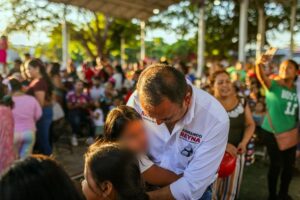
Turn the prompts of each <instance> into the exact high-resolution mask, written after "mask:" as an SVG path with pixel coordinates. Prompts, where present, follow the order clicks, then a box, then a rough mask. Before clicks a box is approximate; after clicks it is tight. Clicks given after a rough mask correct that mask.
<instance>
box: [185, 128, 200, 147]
mask: <svg viewBox="0 0 300 200" xmlns="http://www.w3.org/2000/svg"><path fill="white" fill-rule="evenodd" d="M179 138H180V139H183V140H185V141H188V142H191V143H194V144H199V143H200V142H201V138H202V135H200V134H197V133H193V132H191V131H188V130H186V129H183V130H182V131H181V133H180V135H179Z"/></svg>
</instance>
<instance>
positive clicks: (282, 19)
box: [149, 0, 299, 58]
mask: <svg viewBox="0 0 300 200" xmlns="http://www.w3.org/2000/svg"><path fill="white" fill-rule="evenodd" d="M250 1H251V2H250V5H249V10H248V12H249V15H248V44H255V43H256V38H257V29H258V28H257V27H258V12H257V10H258V7H263V9H264V13H265V16H264V17H265V30H268V31H269V32H272V31H283V30H287V29H288V27H289V17H290V14H289V13H290V11H289V9H288V7H289V5H290V4H289V3H290V0H288V1H284V0H278V1H275V2H274V1H271V0H270V1H269V0H250ZM205 7H206V34H205V42H206V55H209V57H217V58H222V57H229V56H231V54H230V52H236V51H237V47H238V24H239V0H222V1H218V3H217V4H215V1H213V0H207V1H206V5H205ZM297 19H299V16H298V18H297ZM174 20H176V21H177V23H173V22H174ZM197 22H198V8H197V5H195V4H191V3H189V1H183V2H181V3H180V4H179V5H177V6H172V7H171V8H170V9H169V10H168V11H166V12H163V13H161V14H160V15H158V16H156V17H153V18H152V19H151V20H150V23H149V26H150V28H161V29H164V30H166V31H173V30H175V31H176V32H177V33H178V34H179V35H181V38H185V39H186V37H187V36H188V35H191V33H192V34H193V36H192V38H193V39H194V40H196V39H197V32H196V30H197V25H198V24H197ZM266 42H268V41H266Z"/></svg>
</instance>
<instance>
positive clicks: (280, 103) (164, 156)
mask: <svg viewBox="0 0 300 200" xmlns="http://www.w3.org/2000/svg"><path fill="white" fill-rule="evenodd" d="M4 39H5V38H4ZM268 59H269V57H268V56H267V55H263V56H262V57H261V58H260V59H259V60H257V61H256V63H252V64H251V63H248V64H243V63H240V62H236V63H234V64H233V65H229V64H228V66H223V65H222V64H221V63H220V62H212V63H210V64H209V68H207V70H206V71H205V73H204V75H203V77H202V78H201V79H196V77H195V75H194V73H193V72H194V68H193V66H190V65H188V64H186V63H183V62H177V61H176V62H172V65H169V64H168V63H167V62H166V61H164V62H160V63H159V62H157V63H153V64H151V65H148V64H147V63H141V64H140V63H137V64H132V65H126V66H121V65H119V64H118V63H117V62H110V61H109V60H107V59H103V58H102V59H101V58H97V59H96V60H95V61H92V62H84V63H82V64H80V65H78V64H77V63H74V62H73V61H69V63H68V65H67V66H66V68H62V67H61V66H60V64H59V63H55V62H53V63H51V62H48V63H47V62H43V61H42V60H40V59H37V58H33V57H32V56H31V55H30V54H25V55H24V59H23V60H19V59H17V60H15V62H14V66H13V67H12V68H10V70H9V68H7V69H6V73H4V72H3V73H2V74H1V75H2V77H1V82H0V113H1V114H0V174H1V173H2V176H1V178H0V199H7V200H10V199H16V200H18V199H24V197H26V199H27V198H28V199H49V200H50V199H51V200H52V199H74V200H75V199H83V196H82V194H81V192H79V191H78V190H77V189H76V188H75V186H74V185H73V183H72V181H71V180H70V178H69V177H68V175H67V174H66V172H64V170H63V169H62V167H61V166H60V165H59V164H58V163H57V162H56V161H54V160H53V159H51V158H49V157H47V156H50V155H51V154H52V153H53V146H54V144H55V142H56V141H57V138H59V137H60V136H61V135H63V134H64V132H65V131H64V129H62V130H61V131H57V129H56V126H57V124H58V122H63V123H64V124H65V125H66V126H70V128H71V135H69V143H70V144H71V145H72V146H74V147H76V146H78V145H79V142H78V138H85V139H86V141H85V143H86V145H88V146H89V148H88V150H87V152H86V154H85V167H84V180H83V181H82V191H83V194H84V196H85V198H86V199H88V200H96V199H113V200H117V199H124V200H129V199H136V200H144V199H155V200H160V199H180V200H181V199H187V200H189V199H201V200H207V199H215V200H219V199H232V200H233V199H237V198H238V196H239V191H240V186H241V182H242V177H243V169H244V166H245V165H251V164H252V163H253V162H254V160H255V159H254V144H255V143H263V144H264V145H266V147H267V150H268V157H269V160H270V165H269V171H268V173H267V174H268V191H269V199H270V200H273V199H280V200H289V199H291V197H290V196H289V185H290V183H291V180H292V177H293V168H294V165H295V159H296V152H297V147H298V154H299V150H300V146H299V141H298V139H297V137H298V134H299V133H298V121H299V120H298V119H299V109H298V107H299V103H298V97H299V96H300V93H299V91H300V87H299V86H300V84H299V83H300V82H299V83H298V82H297V77H298V64H297V63H296V62H295V61H293V60H286V61H283V62H282V63H281V64H280V66H278V67H276V65H274V64H272V65H271V64H270V63H268V61H269V60H268ZM5 68H6V66H5ZM197 82H200V87H201V88H202V89H199V88H198V87H196V86H195V84H196V83H197ZM297 84H299V85H298V86H297ZM297 87H298V89H299V91H298V90H297ZM126 104H127V105H126ZM224 152H226V153H227V154H228V155H230V156H231V157H232V158H233V159H234V162H235V167H234V170H233V171H232V173H231V174H230V175H228V176H226V177H220V176H219V177H218V178H216V177H217V174H218V170H219V166H220V163H221V162H223V161H222V159H223V155H224ZM36 154H43V155H44V156H41V155H36ZM32 169H34V171H33V170H32ZM279 180H280V181H281V183H280V187H279V191H277V185H278V184H277V182H278V181H279ZM58 182H59V183H60V184H59V185H58V184H56V183H58ZM33 187H34V188H33ZM16 190H18V191H19V192H18V193H16V192H14V191H16Z"/></svg>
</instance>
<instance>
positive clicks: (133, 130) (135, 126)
mask: <svg viewBox="0 0 300 200" xmlns="http://www.w3.org/2000/svg"><path fill="white" fill-rule="evenodd" d="M104 139H105V140H107V141H111V142H120V143H121V144H124V145H125V146H126V147H127V148H129V149H130V150H132V151H134V152H135V153H136V154H137V155H139V160H140V170H141V173H142V176H143V178H144V179H145V181H146V182H147V183H149V184H152V185H156V186H166V185H169V184H171V183H172V182H174V181H176V180H177V179H179V178H180V177H181V176H180V175H176V174H175V173H173V172H171V171H169V170H167V169H164V168H161V167H158V166H156V165H154V164H153V163H152V162H151V161H150V160H149V158H148V157H147V156H146V155H145V153H146V152H147V145H148V144H147V143H148V141H147V136H146V133H145V129H144V124H143V121H142V117H141V116H140V115H139V113H138V112H136V111H135V110H134V109H133V108H131V107H128V106H119V107H117V108H115V109H113V110H112V111H111V112H110V113H109V114H108V116H107V118H106V121H105V124H104Z"/></svg>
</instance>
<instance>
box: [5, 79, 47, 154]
mask: <svg viewBox="0 0 300 200" xmlns="http://www.w3.org/2000/svg"><path fill="white" fill-rule="evenodd" d="M9 84H10V87H11V90H12V91H11V92H12V99H13V102H14V108H13V110H12V112H13V117H14V122H15V129H14V147H15V151H16V154H17V157H18V158H25V157H28V156H29V155H30V154H31V153H32V149H33V146H34V143H35V138H36V137H35V135H36V134H35V132H36V125H35V124H36V122H37V120H38V119H39V118H40V117H41V115H42V109H41V106H40V104H39V103H38V101H37V100H36V99H35V98H34V97H32V96H30V95H26V94H24V93H23V92H22V91H21V90H22V85H21V83H20V82H19V81H18V80H17V79H10V80H9Z"/></svg>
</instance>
